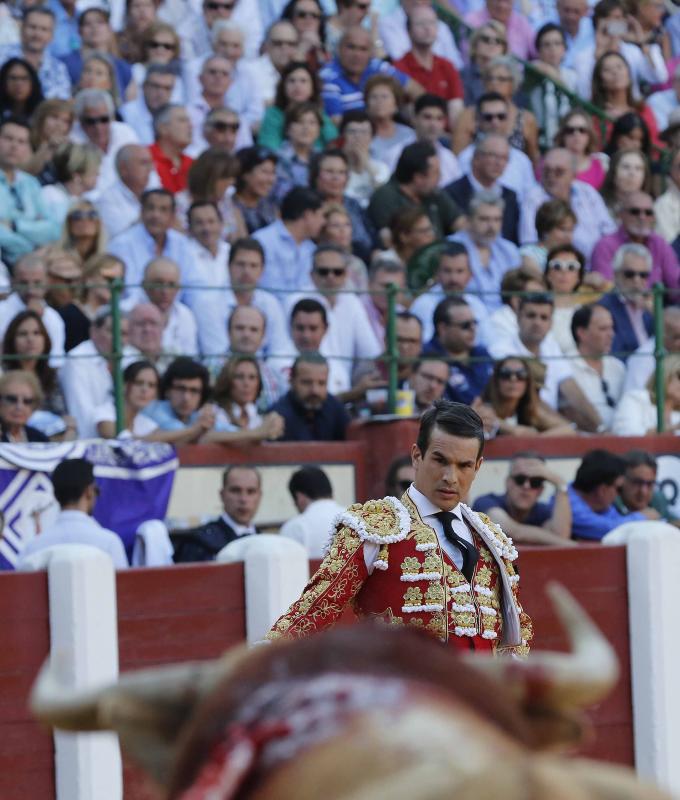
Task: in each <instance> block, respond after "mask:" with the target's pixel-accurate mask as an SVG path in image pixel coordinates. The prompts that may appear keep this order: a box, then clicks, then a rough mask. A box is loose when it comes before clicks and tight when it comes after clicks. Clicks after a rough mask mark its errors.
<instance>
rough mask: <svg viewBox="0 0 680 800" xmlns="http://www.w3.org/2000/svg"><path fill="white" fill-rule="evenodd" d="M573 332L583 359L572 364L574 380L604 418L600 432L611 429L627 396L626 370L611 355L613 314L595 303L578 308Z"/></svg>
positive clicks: (602, 418)
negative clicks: (625, 392) (617, 410)
mask: <svg viewBox="0 0 680 800" xmlns="http://www.w3.org/2000/svg"><path fill="white" fill-rule="evenodd" d="M571 330H572V335H573V337H574V341H575V342H576V349H577V350H578V353H579V356H580V358H576V359H574V360H573V361H572V362H571V368H572V370H573V372H574V380H575V381H576V383H577V384H578V385H579V386H580V387H581V390H582V391H583V393H584V394H585V396H586V397H587V398H588V400H590V402H591V404H592V406H593V407H594V409H595V410H596V411H597V413H598V414H599V416H600V424H599V425H598V426H597V432H598V433H604V432H605V431H608V430H610V429H611V424H612V420H613V418H614V410H615V409H616V406H617V404H618V402H619V400H620V399H621V394H622V393H623V382H624V379H625V377H626V368H625V367H624V366H623V364H622V363H621V361H619V359H618V358H614V357H613V356H610V355H609V353H610V352H611V349H612V342H613V341H614V323H613V321H612V315H611V314H610V313H609V311H607V309H606V308H604V307H603V306H598V305H595V304H594V303H591V304H588V305H584V306H581V307H580V308H578V309H576V311H575V312H574V316H573V317H572V320H571Z"/></svg>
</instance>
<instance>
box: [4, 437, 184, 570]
mask: <svg viewBox="0 0 680 800" xmlns="http://www.w3.org/2000/svg"><path fill="white" fill-rule="evenodd" d="M66 458H86V459H87V460H88V461H91V462H92V464H94V474H95V477H96V479H97V485H98V486H99V490H100V495H99V499H98V500H97V505H96V507H95V510H94V516H95V519H96V520H97V521H98V522H99V523H100V525H103V526H104V527H105V528H108V529H109V530H112V531H115V532H116V533H117V534H118V535H119V536H120V537H121V539H122V540H123V544H124V545H125V548H126V550H127V551H128V554H129V553H130V551H131V550H132V545H133V543H134V538H135V531H136V530H137V528H138V527H139V526H140V525H141V524H142V522H146V521H147V520H150V519H161V520H162V519H164V518H165V514H166V511H167V508H168V502H169V500H170V492H171V491H172V484H173V480H174V477H175V472H176V470H177V466H178V460H177V456H176V453H175V449H174V447H172V446H171V445H168V444H161V443H154V442H136V441H115V440H112V441H99V440H88V441H78V442H63V443H57V444H0V510H2V512H3V514H4V517H5V525H4V529H3V530H2V539H1V540H0V569H4V570H12V569H14V567H15V565H16V563H17V560H18V557H19V553H21V551H22V549H23V548H24V546H25V544H26V543H27V542H29V541H30V540H31V539H32V538H33V537H34V536H36V535H37V534H39V533H40V531H41V530H45V529H46V528H47V527H48V526H49V525H50V524H51V522H52V520H53V519H54V518H55V517H56V515H57V513H58V511H59V506H58V504H57V502H56V500H55V499H54V495H53V493H52V483H51V481H50V474H51V472H52V470H53V469H54V468H55V467H56V466H57V464H59V462H60V461H63V460H64V459H66Z"/></svg>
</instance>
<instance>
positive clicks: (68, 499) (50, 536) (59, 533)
mask: <svg viewBox="0 0 680 800" xmlns="http://www.w3.org/2000/svg"><path fill="white" fill-rule="evenodd" d="M51 479H52V487H53V490H54V498H55V500H56V501H57V503H59V507H60V511H59V514H58V516H57V518H56V520H55V521H54V523H53V524H52V525H50V526H48V527H47V528H46V529H45V530H44V531H41V533H40V535H39V536H36V537H35V538H34V539H33V540H32V541H31V542H29V543H28V544H27V545H26V547H24V549H23V550H22V552H21V555H20V564H21V563H25V562H26V560H27V559H28V558H29V557H30V556H32V555H34V554H35V553H39V552H42V551H43V550H46V549H47V548H48V547H54V546H55V545H63V544H76V545H78V544H81V545H82V544H84V545H87V546H89V547H96V548H97V550H102V551H103V552H104V553H106V554H107V555H108V556H110V558H111V561H112V562H113V566H114V567H115V568H116V569H125V568H126V567H127V566H128V560H127V556H126V554H125V548H124V547H123V542H122V541H121V538H120V536H118V535H117V534H116V533H114V532H113V531H110V530H107V529H106V528H102V527H101V525H100V524H99V523H98V522H96V521H95V520H94V519H93V518H92V514H93V512H94V508H95V506H96V504H97V498H98V497H99V487H98V486H97V483H96V481H95V478H94V467H93V466H92V464H91V463H90V462H89V461H86V460H85V459H84V458H68V459H65V460H64V461H62V462H60V463H59V464H57V466H56V467H55V469H54V472H53V473H52V475H51Z"/></svg>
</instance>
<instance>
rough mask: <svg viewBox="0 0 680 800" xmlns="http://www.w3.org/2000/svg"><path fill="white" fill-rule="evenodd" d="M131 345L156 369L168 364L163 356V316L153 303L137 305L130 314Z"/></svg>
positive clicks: (129, 337) (129, 338)
mask: <svg viewBox="0 0 680 800" xmlns="http://www.w3.org/2000/svg"><path fill="white" fill-rule="evenodd" d="M128 325H129V331H130V333H129V336H128V340H129V342H130V345H131V346H132V347H134V348H135V349H136V350H137V351H138V352H139V353H140V354H141V358H143V359H145V360H146V361H150V362H151V363H152V364H154V365H155V366H156V368H159V367H160V368H162V366H164V365H165V364H166V363H167V362H165V361H164V360H163V361H162V355H163V316H162V314H161V312H160V310H159V309H158V308H157V307H156V306H155V305H153V303H137V305H135V306H134V307H133V308H132V310H131V311H130V313H129V314H128Z"/></svg>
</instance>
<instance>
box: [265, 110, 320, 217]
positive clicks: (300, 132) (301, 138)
mask: <svg viewBox="0 0 680 800" xmlns="http://www.w3.org/2000/svg"><path fill="white" fill-rule="evenodd" d="M320 128H321V114H320V112H319V109H318V108H317V107H316V106H315V105H314V104H313V103H296V104H295V105H293V106H291V107H290V108H289V109H288V110H287V111H286V117H285V121H284V136H285V138H284V142H283V144H282V145H281V147H280V148H279V152H278V156H279V160H278V162H277V164H276V186H275V187H274V198H275V199H276V201H277V202H280V200H281V198H282V197H283V196H284V195H285V194H287V193H288V192H289V191H290V190H291V189H292V188H293V187H294V186H307V185H308V184H309V165H310V162H311V159H312V153H313V152H314V142H315V141H316V139H317V137H318V131H319V130H320Z"/></svg>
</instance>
